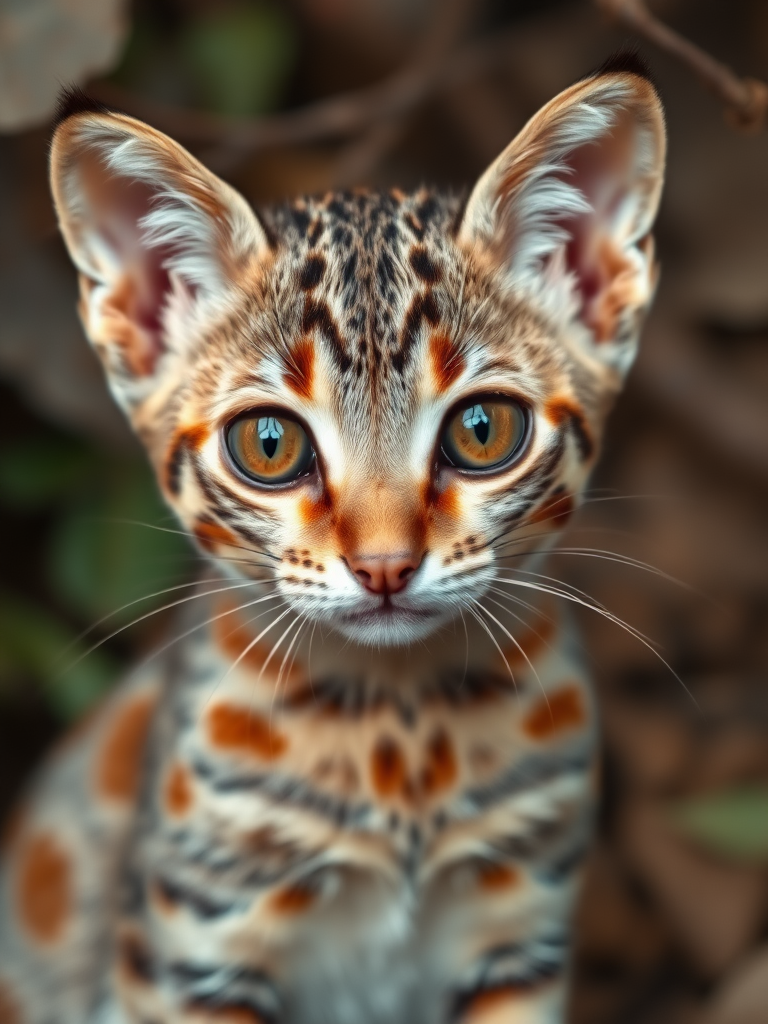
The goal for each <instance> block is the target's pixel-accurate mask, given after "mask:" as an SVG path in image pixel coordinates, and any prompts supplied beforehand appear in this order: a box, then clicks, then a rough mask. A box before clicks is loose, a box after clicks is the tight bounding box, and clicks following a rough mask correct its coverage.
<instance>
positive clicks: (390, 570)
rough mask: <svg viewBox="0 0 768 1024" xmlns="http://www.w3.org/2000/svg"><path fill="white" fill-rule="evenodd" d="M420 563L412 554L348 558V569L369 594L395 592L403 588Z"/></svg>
mask: <svg viewBox="0 0 768 1024" xmlns="http://www.w3.org/2000/svg"><path fill="white" fill-rule="evenodd" d="M420 564H421V559H420V558H416V557H414V556H413V555H407V556H405V557H399V556H396V557H389V558H387V557H384V558H382V557H377V556H374V557H372V558H367V557H365V556H360V557H358V558H350V559H349V567H350V569H351V570H352V572H353V573H354V574H355V576H357V578H358V579H359V580H360V582H361V583H362V585H363V586H364V587H365V589H366V590H367V591H369V593H371V594H397V593H399V592H400V591H401V590H405V588H406V587H407V586H408V581H409V580H410V578H411V576H413V574H414V573H415V572H416V570H417V569H418V567H419V565H420Z"/></svg>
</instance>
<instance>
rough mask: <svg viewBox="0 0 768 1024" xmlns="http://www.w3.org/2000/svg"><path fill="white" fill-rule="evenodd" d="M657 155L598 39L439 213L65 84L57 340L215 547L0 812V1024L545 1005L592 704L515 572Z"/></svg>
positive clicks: (540, 515) (598, 402)
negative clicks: (289, 167) (295, 180)
mask: <svg viewBox="0 0 768 1024" xmlns="http://www.w3.org/2000/svg"><path fill="white" fill-rule="evenodd" d="M664 158H665V130H664V121H663V113H662V108H661V104H660V101H659V98H658V95H657V92H656V90H655V88H654V86H653V85H652V83H651V82H650V80H649V78H648V76H647V73H646V71H645V69H644V67H643V66H642V64H641V63H640V62H639V60H637V59H636V58H634V57H632V56H626V55H623V56H620V57H617V58H614V59H613V60H611V61H609V62H608V63H607V64H606V65H604V66H603V67H602V68H601V69H600V70H599V71H597V72H596V73H594V74H593V75H591V76H589V77H588V78H586V79H584V80H582V81H580V82H578V83H576V84H575V85H573V86H572V87H570V88H568V89H566V90H565V91H564V92H562V93H561V94H560V95H558V96H557V97H556V98H554V99H553V100H552V101H551V102H549V103H548V104H547V105H546V106H544V107H543V108H542V109H541V110H540V111H539V112H538V113H537V114H536V115H535V116H534V117H533V118H532V119H531V120H530V121H529V122H528V124H527V125H526V126H525V127H524V128H523V129H522V131H521V132H520V133H519V135H518V136H517V137H516V138H515V139H514V140H513V141H512V142H511V144H510V145H509V146H508V147H507V148H506V149H505V150H504V151H503V152H502V153H501V155H500V156H499V157H498V158H497V159H496V160H495V161H494V162H493V163H492V164H491V165H490V167H489V168H488V169H487V170H486V171H485V173H484V174H483V175H482V177H481V178H480V179H479V181H478V182H477V184H476V185H475V186H474V188H473V189H472V190H471V192H470V193H469V196H468V198H467V200H466V202H462V201H460V200H459V199H458V198H456V197H451V196H446V195H442V194H439V193H437V192H434V191H430V190H428V189H420V190H418V191H416V192H414V193H409V194H405V193H403V192H401V191H399V190H397V189H393V190H391V191H389V192H382V193H374V192H369V191H365V190H357V191H353V192H351V193H344V194H337V193H332V194H328V195H325V196H323V197H321V198H305V199H300V200H297V201H295V202H293V203H291V204H289V205H285V206H283V207H275V208H273V209H268V210H264V211H262V212H260V213H259V214H258V215H257V214H256V213H255V212H254V211H253V210H252V209H251V208H250V207H249V206H248V205H247V204H246V202H245V201H244V199H243V198H242V197H241V196H240V195H239V194H238V193H236V192H235V191H234V190H233V189H232V188H231V187H229V186H228V185H226V184H225V183H224V182H222V181H220V180H219V179H218V178H216V177H215V176H214V175H213V174H211V173H210V172H208V171H207V170H206V169H205V168H204V167H203V166H202V165H201V164H200V163H199V162H198V161H197V160H196V159H194V158H193V157H192V156H190V154H189V153H187V152H186V151H185V150H184V149H182V148H181V147H180V146H179V145H178V144H177V143H175V142H174V141H172V140H171V139H169V138H168V137H166V136H165V135H163V134H161V133H160V132H158V131H156V130H154V129H153V128H150V127H148V126H147V125H146V124H143V123H141V122H139V121H137V120H134V119H133V118H131V117H127V116H125V115H123V114H119V113H115V112H112V111H110V110H108V109H106V108H104V107H101V106H99V105H98V104H95V103H92V102H90V101H89V100H88V99H87V98H85V97H84V96H83V95H82V94H79V93H78V92H74V91H73V92H70V93H68V94H67V95H66V96H65V98H64V100H63V103H62V107H61V111H60V114H59V117H58V122H57V126H56V128H55V131H54V135H53V142H52V149H51V182H52V190H53V196H54V200H55V205H56V210H57V214H58V218H59V223H60V226H61V231H62V233H63V236H64V239H65V241H66V244H67V247H68V249H69V252H70V254H71V256H72V259H73V261H74V263H75V265H76V267H77V269H78V271H79V279H80V306H79V310H80V315H81V318H82V322H83V325H84V328H85V332H86V334H87V335H88V337H89V339H90V340H91V342H92V344H93V345H94V347H95V349H96V352H97V353H98V355H99V356H100V358H101V360H102V362H103V364H104V368H105V371H106V375H107V380H108V383H109V387H110V389H111V391H112V394H113V395H114V397H115V399H116V400H117V402H118V403H119V405H120V406H121V407H122V409H123V410H124V412H125V414H126V415H127V417H128V419H129V420H130V423H131V424H132V426H133V428H134V430H135V431H136V433H137V435H138V436H139V438H140V439H141V440H142V441H143V443H144V445H145V446H146V448H147V451H148V453H149V457H150V459H151V461H152V464H153V466H154V468H155V470H156V472H157V478H158V481H159V486H160V488H161V490H162V493H163V495H164V497H165V499H166V501H167V503H168V504H169V506H170V508H171V509H172V510H173V511H174V512H175V514H176V515H177V517H178V519H179V521H180V523H181V526H182V528H183V530H184V531H186V532H188V533H189V535H190V536H191V537H192V538H193V540H194V542H195V543H196V544H197V546H198V548H199V549H200V551H201V552H202V553H203V554H204V555H206V556H207V558H208V560H209V562H210V566H211V569H210V571H209V574H208V576H207V577H206V578H205V579H204V580H203V582H202V583H201V584H200V589H199V591H198V592H196V593H195V595H194V597H195V599H194V600H192V599H188V600H187V599H186V597H185V596H184V595H187V594H189V593H190V592H189V591H182V594H181V596H178V597H176V598H175V600H176V601H177V602H178V604H179V606H180V607H181V608H183V609H185V611H184V616H183V617H182V621H181V625H180V631H179V636H177V637H176V638H175V642H174V643H172V644H169V645H168V646H167V648H166V649H164V650H163V651H161V652H160V653H159V654H158V655H157V656H156V657H154V658H152V659H150V660H149V661H148V662H147V663H146V664H145V665H144V666H142V667H141V668H139V669H137V670H135V671H134V672H133V674H132V675H131V676H130V677H129V678H128V680H127V681H126V682H125V683H124V684H123V685H122V686H121V687H120V688H118V690H117V691H116V692H115V693H114V695H113V696H111V697H110V698H109V699H108V700H107V701H106V702H105V704H104V705H103V706H101V707H100V708H99V709H98V710H97V711H96V712H95V713H94V715H93V716H92V717H91V718H90V720H89V721H88V722H87V723H86V724H84V725H83V726H82V728H81V729H80V730H79V731H78V732H77V733H76V734H75V735H74V736H72V737H71V738H69V739H68V740H67V741H65V743H64V744H63V745H62V746H61V748H60V749H59V750H58V751H57V752H55V753H54V754H53V756H52V758H51V759H50V760H49V762H48V764H47V766H46V767H45V768H44V769H43V771H42V773H41V775H40V777H39V779H38V780H37V782H36V784H35V786H34V788H33V791H32V793H31V795H30V796H29V798H28V800H27V802H26V803H25V804H24V805H23V807H22V809H21V812H20V815H19V818H18V821H17V823H16V827H15V829H14V833H13V836H12V838H11V839H10V840H9V841H8V843H7V846H6V852H5V868H4V874H3V881H2V895H1V896H0V900H1V901H2V902H1V904H0V905H1V907H2V925H1V926H0V927H1V929H2V935H1V936H0V1018H2V1020H3V1022H4V1024H10V1022H13V1024H128V1022H133V1024H171V1022H173V1024H202V1022H214V1021H215V1022H217V1024H347V1022H349V1024H369V1022H370V1024H394V1022H397V1024H449V1022H461V1024H469V1022H471V1024H494V1022H501V1021H505V1022H509V1021H515V1022H517V1024H523V1022H525V1024H555V1022H562V1021H563V1020H564V1019H565V1015H566V1013H567V991H568V974H569V950H570V947H571V936H570V918H571V912H572V908H573V905H574V899H575V897H576V895H577V892H578V881H579V877H580V873H581V867H582V864H583V861H584V857H585V855H586V852H587V851H588V848H589V842H590V833H591V828H592V819H593V815H594V809H595V805H596V800H597V797H598V783H597V767H596V745H597V732H596V712H595V707H594V700H593V696H592V693H591V689H590V684H589V675H588V672H587V671H586V669H585V668H584V666H583V665H582V663H581V659H580V655H579V645H578V642H577V639H576V637H575V635H574V632H573V627H572V625H571V624H570V623H569V621H568V619H567V616H566V615H565V610H566V605H567V599H571V600H579V599H580V598H579V597H578V596H577V595H576V592H574V591H572V590H566V589H565V588H564V587H563V586H562V585H561V584H559V583H558V582H557V581H554V580H553V578H552V577H551V576H549V575H548V574H547V572H546V567H545V566H543V565H542V562H541V559H542V552H546V550H547V548H548V547H550V546H551V545H552V543H553V541H554V540H555V539H556V537H557V535H558V532H559V531H560V530H561V529H562V527H563V526H564V525H565V523H566V522H567V521H568V518H569V517H570V515H571V513H572V512H573V510H574V509H575V508H576V506H577V505H578V503H579V498H580V494H581V493H582V491H583V488H584V485H585V481H586V479H587V476H588V474H589V472H590V470H591V469H592V467H593V466H594V463H595V460H596V458H597V455H598V452H599V448H600V443H601V436H602V433H603V430H604V425H605V420H606V416H607V413H608V411H609V409H610V408H611V405H612V403H613V401H614V399H615V397H616V396H617V394H618V392H619V391H620V389H621V386H622V382H623V379H624V377H625V375H626V372H627V370H628V369H629V367H630V365H631V363H632V360H633V357H634V354H635V350H636V346H637V341H638V334H639V331H640V327H641V322H642V320H643V317H644V314H645V313H646V311H647V309H648V306H649V303H650V301H651V298H652V295H653V291H654V287H655V282H656V277H657V265H656V263H655V260H654V250H653V240H652V236H651V234H650V230H651V226H652V223H653V221H654V218H655V215H656V211H657V207H658V204H659V199H660V193H661V188H662V180H663V172H664ZM556 597H557V598H561V597H562V598H564V599H563V600H558V601H555V600H554V598H556ZM561 606H562V607H561ZM190 609H193V610H190Z"/></svg>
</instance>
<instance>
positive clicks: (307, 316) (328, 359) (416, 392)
mask: <svg viewBox="0 0 768 1024" xmlns="http://www.w3.org/2000/svg"><path fill="white" fill-rule="evenodd" d="M460 212H461V201H460V200H459V199H458V198H456V197H452V196H446V195H443V194H440V193H437V192H433V191H431V190H427V189H421V190H419V191H417V192H415V193H411V194H404V193H402V192H399V191H397V190H393V191H390V192H387V193H369V192H354V193H349V194H330V195H327V196H325V197H323V198H322V199H318V200H312V199H307V200H301V201H299V202H297V203H294V204H292V205H290V206H285V207H283V208H280V209H276V210H272V211H269V212H268V214H267V215H266V216H267V224H268V227H269V229H270V231H271V233H272V234H273V236H274V238H275V250H276V254H277V255H276V259H275V263H274V269H273V276H272V282H271V289H270V291H271V295H272V301H273V302H274V307H275V313H276V315H279V317H280V333H281V336H282V340H283V341H284V342H285V343H286V344H287V348H288V350H289V353H290V356H289V358H288V360H287V364H288V365H287V377H288V379H289V380H295V374H294V370H295V369H296V367H295V363H296V359H295V358H293V357H295V356H296V355H297V354H300V355H301V358H302V359H304V356H305V354H307V349H309V355H310V357H311V358H312V359H318V357H319V356H320V351H322V357H323V359H324V365H325V367H326V368H329V372H328V373H327V377H329V378H330V382H331V386H332V387H333V388H334V390H335V394H336V402H337V406H338V408H339V411H340V412H341V413H342V414H343V413H344V411H345V410H346V411H349V412H353V413H360V412H361V411H365V412H367V413H369V414H370V415H369V416H366V417H365V423H366V426H367V429H369V430H370V429H371V427H373V429H374V430H375V428H376V424H377V423H380V424H381V425H382V427H384V428H386V429H387V430H388V431H389V430H390V429H392V425H393V424H399V425H401V426H402V427H405V426H406V425H407V424H408V423H409V422H410V421H411V419H412V416H413V413H414V409H415V408H416V406H417V405H418V401H417V400H418V397H419V396H420V395H423V394H424V390H425V382H427V383H428V382H430V381H431V382H432V384H433V385H434V387H435V388H436V389H437V390H438V391H439V390H440V389H441V388H444V389H446V390H447V389H448V387H449V386H450V385H451V384H452V383H453V381H454V380H455V379H456V377H457V376H458V375H459V373H460V372H461V371H462V370H465V369H466V368H467V366H468V356H469V355H470V353H469V352H468V350H467V346H468V343H469V342H471V348H472V352H471V356H472V360H471V361H472V362H474V363H475V364H476V365H477V364H478V362H479V361H480V360H481V357H482V356H483V355H484V356H485V357H486V358H488V359H490V358H493V359H496V360H497V361H498V360H499V357H500V356H501V355H503V353H502V352H500V351H499V350H498V349H496V351H492V349H494V348H495V346H493V345H487V346H482V345H478V342H479V341H480V339H481V338H485V339H490V338H491V337H492V336H493V334H494V332H493V331H480V332H479V333H478V332H469V331H468V329H469V328H470V327H471V325H472V321H473V319H476V318H477V313H478V310H479V309H480V308H481V307H482V308H484V311H485V316H486V317H488V316H490V317H491V318H492V316H493V306H494V303H493V301H491V300H490V299H489V292H488V290H487V289H486V288H484V287H483V283H482V281H478V274H477V268H476V267H474V266H473V265H472V261H471V260H470V259H469V257H468V255H467V253H466V252H464V251H463V250H462V249H461V248H460V247H459V246H458V245H457V243H456V241H455V229H456V224H457V220H458V218H459V216H460ZM497 313H498V314H499V315H500V311H497ZM469 333H472V335H473V336H472V337H471V338H470V337H468V334H469ZM496 334H497V337H498V332H496ZM483 347H485V348H486V351H485V353H481V351H480V349H481V348H483ZM510 356H511V353H510ZM299 361H301V360H299ZM305 361H306V360H305ZM300 383H301V382H299V384H300ZM349 418H351V417H345V419H349ZM357 418H360V417H359V416H358V417H357ZM348 426H349V424H348Z"/></svg>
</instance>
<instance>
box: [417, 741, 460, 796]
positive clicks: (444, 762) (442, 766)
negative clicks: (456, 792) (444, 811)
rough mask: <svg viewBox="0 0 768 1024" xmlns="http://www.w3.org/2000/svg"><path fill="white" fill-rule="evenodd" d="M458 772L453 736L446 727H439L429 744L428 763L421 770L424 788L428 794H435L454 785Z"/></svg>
mask: <svg viewBox="0 0 768 1024" xmlns="http://www.w3.org/2000/svg"><path fill="white" fill-rule="evenodd" d="M458 774H459V768H458V764H457V761H456V754H455V752H454V749H453V744H452V742H451V738H450V736H449V735H448V733H447V732H446V731H445V729H438V730H437V731H436V732H435V733H434V735H433V736H432V738H431V739H430V741H429V743H428V744H427V759H426V764H425V765H424V767H423V768H422V772H421V786H422V789H423V791H424V793H425V794H426V795H427V796H434V795H435V793H439V792H440V791H442V790H444V789H447V788H448V787H449V786H452V785H453V783H454V782H455V781H456V777H457V775H458Z"/></svg>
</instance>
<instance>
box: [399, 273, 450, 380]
mask: <svg viewBox="0 0 768 1024" xmlns="http://www.w3.org/2000/svg"><path fill="white" fill-rule="evenodd" d="M424 320H426V321H427V323H428V324H430V325H431V326H432V327H436V326H437V324H438V323H439V322H440V311H439V310H438V308H437V303H436V302H435V297H434V295H433V294H432V292H429V291H428V292H424V293H423V294H421V295H416V296H415V297H414V299H413V300H412V302H411V305H410V306H409V308H408V312H407V313H406V314H405V322H404V323H403V332H402V334H401V336H400V349H399V351H398V352H395V353H394V355H393V356H392V366H393V368H394V369H395V370H396V371H397V373H402V372H403V369H404V368H405V367H406V365H407V364H408V360H409V359H410V356H411V351H412V349H413V346H414V345H415V344H416V339H417V338H418V336H419V331H420V330H421V325H422V322H423V321H424Z"/></svg>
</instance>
